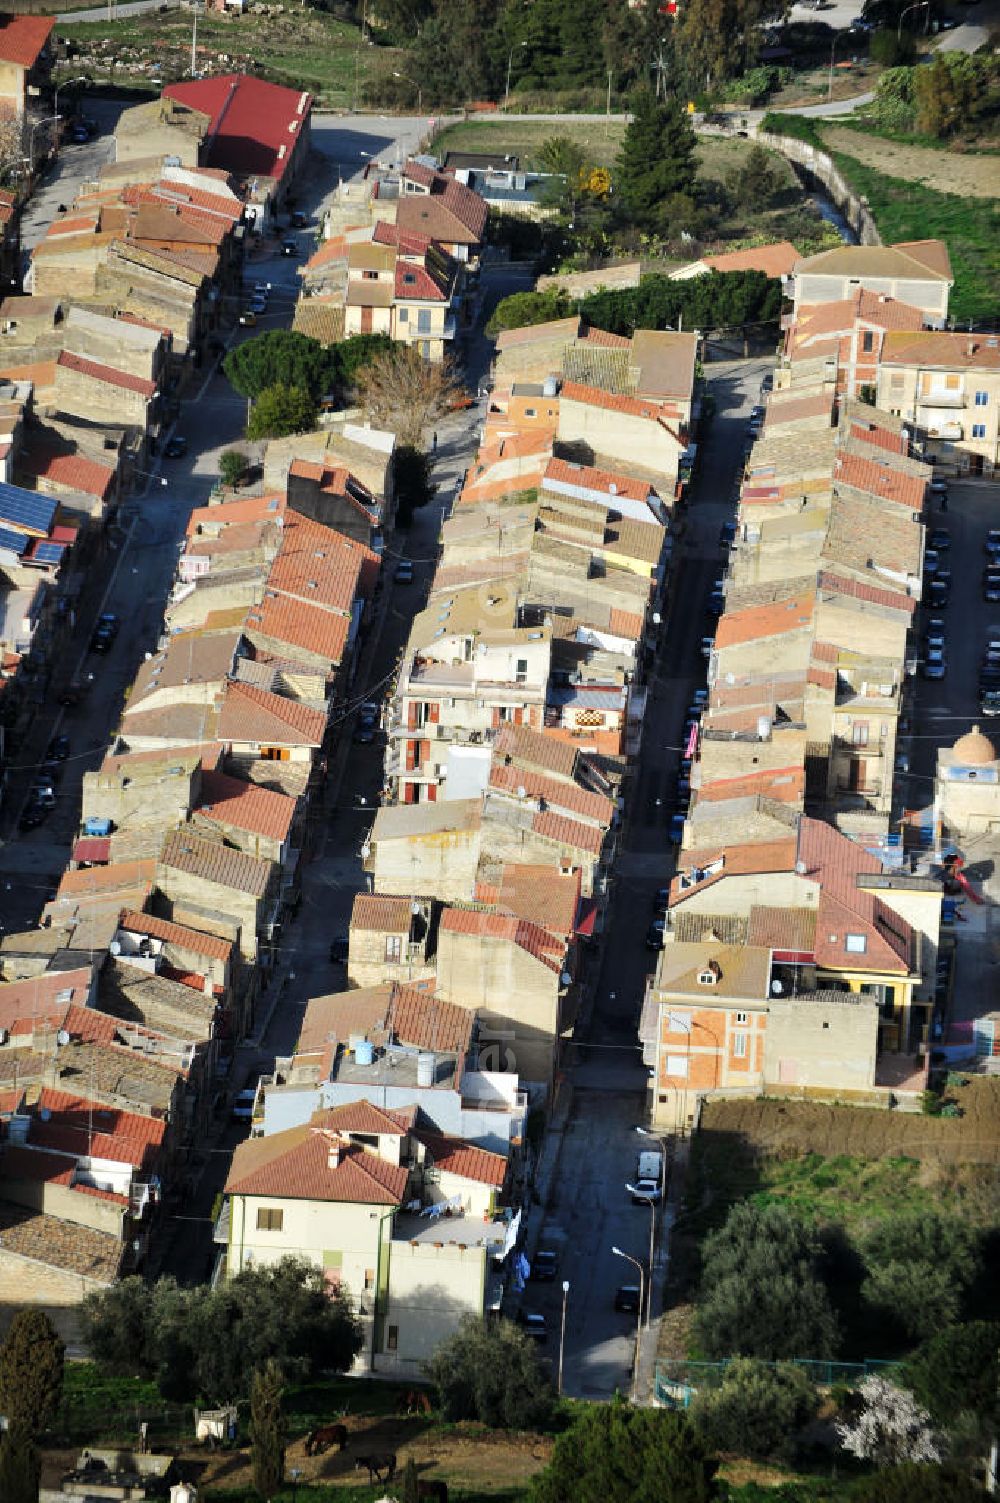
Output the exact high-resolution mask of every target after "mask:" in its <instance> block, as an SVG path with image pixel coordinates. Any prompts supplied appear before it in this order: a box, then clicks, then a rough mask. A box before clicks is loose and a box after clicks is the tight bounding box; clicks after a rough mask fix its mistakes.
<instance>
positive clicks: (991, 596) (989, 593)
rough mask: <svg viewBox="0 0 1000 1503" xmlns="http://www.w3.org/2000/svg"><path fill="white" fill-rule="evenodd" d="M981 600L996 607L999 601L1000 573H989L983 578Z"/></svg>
mask: <svg viewBox="0 0 1000 1503" xmlns="http://www.w3.org/2000/svg"><path fill="white" fill-rule="evenodd" d="M983 599H984V600H985V601H988V603H989V604H990V605H996V603H997V601H998V600H1000V573H996V574H994V573H990V574H986V575H985V576H984V577H983Z"/></svg>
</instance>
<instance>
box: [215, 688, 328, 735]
mask: <svg viewBox="0 0 1000 1503" xmlns="http://www.w3.org/2000/svg"><path fill="white" fill-rule="evenodd" d="M325 734H326V716H325V715H324V714H323V712H322V710H314V709H312V708H311V707H310V706H309V705H304V704H300V703H299V702H298V701H297V700H294V699H284V698H283V697H282V696H281V695H280V694H271V693H270V692H269V691H268V690H266V689H258V688H257V687H256V686H255V685H254V684H243V683H228V684H227V685H226V697H225V699H224V700H223V703H222V709H221V711H220V712H219V736H220V738H221V739H222V740H223V741H226V742H234V741H235V742H240V741H251V742H257V743H258V744H260V745H265V746H269V745H271V744H274V745H278V746H321V745H322V744H323V737H324V735H325Z"/></svg>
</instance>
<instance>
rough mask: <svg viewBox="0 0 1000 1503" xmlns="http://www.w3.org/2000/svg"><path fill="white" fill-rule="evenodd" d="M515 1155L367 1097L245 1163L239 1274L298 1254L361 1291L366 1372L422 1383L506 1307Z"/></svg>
mask: <svg viewBox="0 0 1000 1503" xmlns="http://www.w3.org/2000/svg"><path fill="white" fill-rule="evenodd" d="M507 1167H508V1166H507V1159H506V1158H505V1157H504V1156H503V1155H502V1154H498V1153H489V1152H487V1151H486V1150H484V1149H481V1148H478V1147H476V1146H474V1145H472V1144H469V1143H466V1142H464V1141H463V1140H460V1139H455V1138H450V1137H446V1136H444V1135H442V1134H439V1133H437V1132H435V1131H433V1130H428V1129H427V1128H426V1127H424V1126H421V1125H420V1121H419V1113H418V1111H417V1109H416V1108H413V1107H411V1108H409V1109H408V1110H406V1111H402V1112H387V1111H383V1110H382V1109H381V1108H379V1107H376V1106H373V1105H371V1104H370V1103H368V1102H366V1101H358V1102H354V1103H351V1104H349V1105H346V1106H341V1107H335V1108H333V1109H331V1110H328V1111H319V1112H316V1113H315V1114H314V1115H313V1117H312V1119H311V1120H310V1122H309V1123H307V1124H306V1125H305V1126H302V1127H293V1128H290V1129H288V1130H287V1131H284V1132H278V1133H274V1134H272V1135H271V1136H269V1137H264V1138H250V1139H248V1140H247V1141H246V1142H245V1143H241V1144H240V1146H239V1147H238V1148H237V1150H236V1152H235V1154H234V1155H233V1163H232V1168H231V1170H230V1174H229V1179H228V1180H227V1183H226V1194H227V1195H228V1197H229V1213H228V1225H227V1232H226V1244H227V1251H226V1273H227V1276H228V1277H232V1276H234V1275H235V1274H237V1273H239V1272H240V1271H241V1270H242V1269H244V1268H248V1267H251V1266H254V1265H257V1266H260V1265H261V1264H269V1263H276V1262H278V1261H279V1260H280V1259H281V1258H285V1257H299V1258H304V1259H305V1260H306V1261H307V1262H309V1263H311V1264H313V1266H314V1267H316V1268H321V1269H322V1270H323V1273H324V1277H325V1278H326V1279H327V1281H328V1282H329V1284H330V1286H331V1288H332V1287H338V1288H341V1289H344V1290H346V1291H347V1293H348V1294H349V1295H350V1296H351V1299H352V1302H353V1304H354V1308H355V1309H356V1311H357V1313H358V1316H359V1318H360V1321H361V1328H362V1333H363V1346H362V1349H361V1352H360V1353H359V1355H358V1358H357V1360H356V1363H355V1370H356V1371H358V1372H365V1371H388V1372H393V1371H398V1372H401V1373H412V1374H413V1375H414V1376H416V1375H417V1374H418V1373H419V1371H420V1369H421V1367H422V1364H423V1363H424V1362H425V1361H426V1360H427V1358H428V1357H429V1356H430V1355H431V1353H432V1352H433V1351H434V1348H435V1347H436V1346H437V1345H438V1344H439V1343H440V1342H441V1341H443V1340H444V1339H445V1338H446V1337H447V1336H449V1335H451V1333H452V1332H453V1331H454V1329H455V1327H456V1326H457V1324H458V1321H459V1320H460V1319H461V1318H462V1316H464V1315H468V1314H473V1315H483V1314H484V1313H485V1312H486V1310H487V1309H496V1308H499V1303H500V1295H501V1292H502V1280H501V1275H500V1266H499V1265H500V1261H501V1260H502V1259H503V1257H504V1256H505V1255H506V1253H507V1252H508V1251H509V1244H510V1245H512V1239H511V1238H510V1237H508V1224H507V1221H506V1220H505V1219H504V1217H503V1216H502V1215H498V1214H497V1212H498V1201H499V1199H500V1197H501V1195H502V1193H503V1191H504V1188H505V1185H506V1182H507Z"/></svg>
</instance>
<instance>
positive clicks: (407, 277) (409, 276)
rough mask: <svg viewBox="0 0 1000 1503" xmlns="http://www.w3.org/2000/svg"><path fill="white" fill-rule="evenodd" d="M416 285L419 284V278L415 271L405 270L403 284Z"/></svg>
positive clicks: (407, 285)
mask: <svg viewBox="0 0 1000 1503" xmlns="http://www.w3.org/2000/svg"><path fill="white" fill-rule="evenodd" d="M416 285H417V279H416V277H415V276H414V275H413V272H412V271H404V272H403V286H404V287H415V286H416Z"/></svg>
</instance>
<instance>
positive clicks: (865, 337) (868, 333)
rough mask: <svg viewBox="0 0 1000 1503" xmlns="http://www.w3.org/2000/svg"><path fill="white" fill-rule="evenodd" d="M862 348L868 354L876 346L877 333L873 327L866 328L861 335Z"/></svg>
mask: <svg viewBox="0 0 1000 1503" xmlns="http://www.w3.org/2000/svg"><path fill="white" fill-rule="evenodd" d="M861 348H862V350H863V351H864V353H865V354H866V355H870V354H871V352H872V350H873V349H874V348H875V335H874V333H873V331H872V330H871V329H865V331H864V333H863V334H862V336H861Z"/></svg>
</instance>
